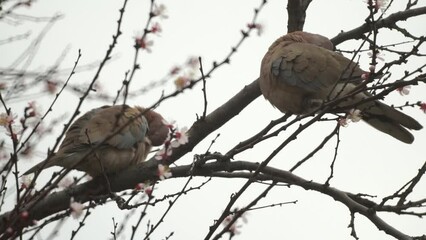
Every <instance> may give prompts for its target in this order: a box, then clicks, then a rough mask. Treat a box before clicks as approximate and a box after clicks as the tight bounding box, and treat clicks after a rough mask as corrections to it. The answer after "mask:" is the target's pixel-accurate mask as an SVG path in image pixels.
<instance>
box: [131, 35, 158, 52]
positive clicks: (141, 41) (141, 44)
mask: <svg viewBox="0 0 426 240" xmlns="http://www.w3.org/2000/svg"><path fill="white" fill-rule="evenodd" d="M135 43H136V47H137V48H142V49H145V50H146V51H147V52H149V53H150V52H151V47H152V45H154V42H153V41H151V40H150V41H146V40H145V38H140V37H139V38H138V37H137V38H135Z"/></svg>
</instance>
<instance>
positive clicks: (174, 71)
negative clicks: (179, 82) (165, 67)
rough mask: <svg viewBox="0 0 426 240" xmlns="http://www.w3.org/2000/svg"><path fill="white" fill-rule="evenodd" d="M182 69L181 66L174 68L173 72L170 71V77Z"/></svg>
mask: <svg viewBox="0 0 426 240" xmlns="http://www.w3.org/2000/svg"><path fill="white" fill-rule="evenodd" d="M180 70H181V69H180V67H179V66H174V67H173V68H172V69H171V70H170V73H169V74H170V75H176V74H178V73H179V72H180Z"/></svg>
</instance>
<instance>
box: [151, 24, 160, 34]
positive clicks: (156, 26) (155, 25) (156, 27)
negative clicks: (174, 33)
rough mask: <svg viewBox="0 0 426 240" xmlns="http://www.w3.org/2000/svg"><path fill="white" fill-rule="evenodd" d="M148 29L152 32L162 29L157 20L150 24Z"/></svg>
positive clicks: (158, 31)
mask: <svg viewBox="0 0 426 240" xmlns="http://www.w3.org/2000/svg"><path fill="white" fill-rule="evenodd" d="M150 31H151V32H152V33H157V34H158V33H160V32H161V31H162V29H161V26H160V24H159V23H158V22H156V23H154V24H152V26H151V30H150Z"/></svg>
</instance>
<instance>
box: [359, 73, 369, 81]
mask: <svg viewBox="0 0 426 240" xmlns="http://www.w3.org/2000/svg"><path fill="white" fill-rule="evenodd" d="M369 76H370V74H369V73H363V74H362V75H361V78H362V80H367V79H368V77H369Z"/></svg>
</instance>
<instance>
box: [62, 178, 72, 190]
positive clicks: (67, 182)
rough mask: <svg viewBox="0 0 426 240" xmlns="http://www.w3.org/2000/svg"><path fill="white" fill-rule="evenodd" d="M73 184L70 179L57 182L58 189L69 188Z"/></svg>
mask: <svg viewBox="0 0 426 240" xmlns="http://www.w3.org/2000/svg"><path fill="white" fill-rule="evenodd" d="M73 183H74V180H72V178H71V177H64V178H62V179H61V181H59V183H58V187H60V188H69V187H70V186H71V185H72V184H73Z"/></svg>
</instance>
